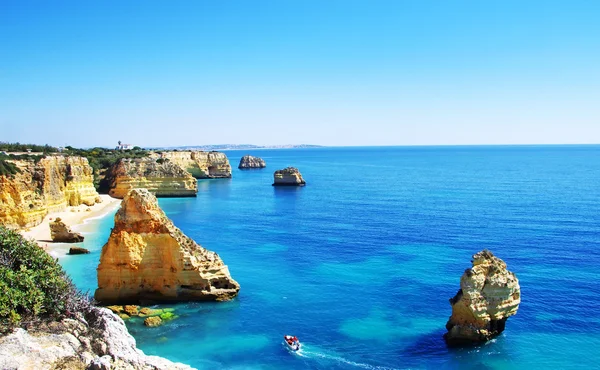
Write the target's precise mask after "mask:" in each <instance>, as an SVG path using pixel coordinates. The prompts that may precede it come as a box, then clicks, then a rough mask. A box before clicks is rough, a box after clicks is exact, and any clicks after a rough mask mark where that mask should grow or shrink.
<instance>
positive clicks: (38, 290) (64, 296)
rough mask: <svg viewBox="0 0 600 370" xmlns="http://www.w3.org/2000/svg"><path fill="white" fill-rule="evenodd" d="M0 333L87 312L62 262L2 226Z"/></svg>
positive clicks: (84, 300) (85, 302)
mask: <svg viewBox="0 0 600 370" xmlns="http://www.w3.org/2000/svg"><path fill="white" fill-rule="evenodd" d="M0 292H1V294H0V332H1V333H5V332H8V331H9V330H11V329H12V328H14V327H18V326H26V325H28V324H31V323H34V322H39V321H45V320H56V319H60V318H63V317H73V316H74V314H75V313H76V312H82V313H85V312H87V311H89V309H90V308H91V307H92V306H91V303H92V302H91V300H90V298H89V297H88V296H87V295H85V294H83V293H81V292H80V291H79V290H77V288H76V287H75V285H73V283H72V282H71V280H70V279H69V278H68V276H67V275H66V273H65V272H64V271H63V269H62V268H61V267H60V265H59V264H58V262H57V261H56V260H54V259H53V258H52V257H50V255H49V254H47V253H46V252H45V251H44V250H42V249H41V248H40V247H38V246H37V245H36V244H35V243H34V242H31V241H27V240H25V239H24V238H23V237H22V236H21V235H20V234H18V233H17V232H15V231H13V230H9V229H7V228H6V227H4V226H2V225H0Z"/></svg>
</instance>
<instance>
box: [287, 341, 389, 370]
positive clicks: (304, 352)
mask: <svg viewBox="0 0 600 370" xmlns="http://www.w3.org/2000/svg"><path fill="white" fill-rule="evenodd" d="M296 354H297V355H298V356H302V357H305V358H322V359H326V360H331V361H337V362H340V363H343V364H346V365H350V366H354V367H359V368H362V369H369V370H398V369H396V368H393V367H386V366H375V365H370V364H366V363H361V362H355V361H351V360H348V359H345V358H343V357H341V356H336V355H330V354H328V353H324V352H319V351H312V350H310V349H306V347H305V345H304V344H303V345H302V348H301V349H300V350H299V351H296Z"/></svg>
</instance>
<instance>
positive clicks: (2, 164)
mask: <svg viewBox="0 0 600 370" xmlns="http://www.w3.org/2000/svg"><path fill="white" fill-rule="evenodd" d="M19 172H21V170H19V168H18V167H17V166H16V165H15V164H14V163H11V162H7V161H6V160H5V159H0V176H13V175H14V174H16V173H19Z"/></svg>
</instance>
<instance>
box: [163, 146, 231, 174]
mask: <svg viewBox="0 0 600 370" xmlns="http://www.w3.org/2000/svg"><path fill="white" fill-rule="evenodd" d="M153 157H154V158H163V159H168V160H169V161H170V162H172V163H175V164H177V165H179V166H180V167H181V168H183V169H184V170H186V171H188V172H189V173H191V174H192V176H194V177H195V178H197V179H213V178H230V177H231V165H230V164H229V159H228V158H227V156H226V155H225V153H221V152H200V151H183V152H162V153H160V154H154V155H153Z"/></svg>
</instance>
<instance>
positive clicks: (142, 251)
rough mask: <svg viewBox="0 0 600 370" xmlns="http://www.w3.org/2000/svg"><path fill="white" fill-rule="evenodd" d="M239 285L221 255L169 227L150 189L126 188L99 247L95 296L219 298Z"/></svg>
mask: <svg viewBox="0 0 600 370" xmlns="http://www.w3.org/2000/svg"><path fill="white" fill-rule="evenodd" d="M239 290H240V286H239V284H238V283H237V282H236V281H235V280H233V279H232V278H231V276H230V274H229V270H228V268H227V266H226V265H225V264H224V263H223V261H222V260H221V258H220V257H219V256H218V255H217V254H216V253H215V252H211V251H209V250H206V249H204V248H202V247H201V246H200V245H198V244H197V243H196V242H194V241H193V240H192V239H190V238H189V237H187V236H185V235H184V234H183V233H182V232H181V230H179V229H178V228H177V227H175V225H173V222H172V221H171V220H169V219H168V218H167V216H166V215H165V213H164V212H163V211H162V209H160V207H159V206H158V202H157V200H156V197H155V196H154V195H153V194H152V193H150V192H149V191H148V190H146V189H133V190H130V191H129V193H127V195H126V196H125V197H124V198H123V201H122V202H121V208H120V209H119V211H118V212H117V214H116V215H115V226H114V228H113V229H112V232H111V234H110V237H109V239H108V242H107V243H106V244H105V245H104V246H103V247H102V254H101V256H100V265H99V266H98V289H97V290H96V293H95V298H96V300H98V301H99V302H101V303H102V304H123V303H134V302H139V301H140V300H149V301H225V300H229V299H232V298H234V297H235V296H236V295H237V294H238V291H239Z"/></svg>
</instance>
